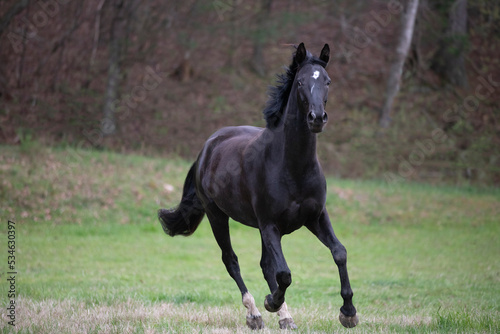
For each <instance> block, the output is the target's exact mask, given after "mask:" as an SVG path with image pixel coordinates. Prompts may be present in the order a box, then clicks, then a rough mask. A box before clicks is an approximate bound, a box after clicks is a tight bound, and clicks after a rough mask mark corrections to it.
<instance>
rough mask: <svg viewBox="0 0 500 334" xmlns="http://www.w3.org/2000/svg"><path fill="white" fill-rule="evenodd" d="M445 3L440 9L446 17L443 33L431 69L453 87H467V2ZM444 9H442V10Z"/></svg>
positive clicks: (455, 0) (456, 0) (463, 0)
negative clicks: (465, 57) (465, 58)
mask: <svg viewBox="0 0 500 334" xmlns="http://www.w3.org/2000/svg"><path fill="white" fill-rule="evenodd" d="M450 2H451V1H446V2H445V4H444V6H442V7H441V8H440V7H439V6H438V10H440V9H441V11H442V12H444V16H445V17H446V16H447V19H445V20H444V21H445V22H446V28H445V32H444V34H443V37H441V39H440V43H439V49H438V51H437V52H436V53H435V55H434V57H433V60H432V64H431V69H432V70H434V72H436V73H437V74H438V75H440V76H441V77H442V78H443V79H445V80H446V81H448V82H449V83H451V84H452V85H454V86H458V87H464V88H465V87H467V86H468V80H467V72H466V70H465V60H464V53H465V51H466V49H467V43H468V39H467V0H454V1H452V2H451V4H450ZM443 7H444V8H443Z"/></svg>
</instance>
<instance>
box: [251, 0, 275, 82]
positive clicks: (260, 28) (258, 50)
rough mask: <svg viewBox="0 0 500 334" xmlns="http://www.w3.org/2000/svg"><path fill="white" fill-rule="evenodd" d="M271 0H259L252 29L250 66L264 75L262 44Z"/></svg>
mask: <svg viewBox="0 0 500 334" xmlns="http://www.w3.org/2000/svg"><path fill="white" fill-rule="evenodd" d="M272 3H273V1H272V0H261V8H260V11H259V13H257V19H256V22H255V23H256V29H255V31H254V34H255V35H254V44H253V55H252V60H251V62H250V63H251V64H252V68H253V70H254V71H255V73H257V74H258V75H260V76H264V75H265V73H266V65H265V60H264V51H263V49H264V44H265V42H266V37H267V35H268V31H267V24H266V23H267V20H268V19H269V16H270V14H271V6H272Z"/></svg>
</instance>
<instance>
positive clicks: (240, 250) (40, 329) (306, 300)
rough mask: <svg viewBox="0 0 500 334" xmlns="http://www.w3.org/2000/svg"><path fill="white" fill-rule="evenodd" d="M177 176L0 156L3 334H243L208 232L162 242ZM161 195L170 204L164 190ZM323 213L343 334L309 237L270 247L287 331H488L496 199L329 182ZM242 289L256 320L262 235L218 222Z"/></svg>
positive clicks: (142, 160)
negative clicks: (280, 271) (284, 282)
mask: <svg viewBox="0 0 500 334" xmlns="http://www.w3.org/2000/svg"><path fill="white" fill-rule="evenodd" d="M189 165H190V162H186V161H183V160H180V159H168V160H167V159H160V158H148V157H142V156H135V155H121V154H116V153H110V152H95V151H85V150H75V149H71V148H41V147H38V146H37V145H34V146H30V147H27V148H19V147H10V146H0V180H1V181H0V201H1V203H2V206H1V210H2V211H1V217H2V224H1V226H0V233H1V238H2V239H3V240H2V241H1V242H0V247H1V248H2V249H5V248H6V240H7V237H6V230H7V229H6V227H7V219H11V220H14V221H16V264H17V271H18V275H17V283H16V293H17V299H16V302H17V314H16V316H17V318H16V327H12V326H10V325H8V324H7V321H8V319H7V318H6V308H5V307H4V306H6V305H7V303H8V298H7V294H8V293H7V292H8V291H7V290H8V287H7V284H5V282H6V278H5V276H6V272H7V271H8V270H7V264H6V255H7V254H6V252H5V251H4V254H5V256H4V261H3V262H2V263H1V265H0V273H1V277H0V279H1V281H2V283H1V284H0V301H1V305H2V310H1V311H0V314H1V318H2V319H1V323H0V331H1V332H2V333H11V332H12V333H162V332H165V333H200V332H201V333H249V332H250V330H248V329H246V327H245V313H246V312H245V309H244V307H243V305H242V304H241V297H240V295H239V291H238V289H237V287H236V284H234V282H233V281H232V279H231V278H230V277H229V275H228V274H227V272H226V271H225V268H224V265H223V264H222V261H221V260H220V250H219V249H218V247H217V244H216V242H215V239H214V238H213V236H212V233H211V231H210V227H209V224H208V222H207V221H204V222H203V223H202V224H201V225H200V227H199V229H198V230H197V231H196V233H195V234H194V235H193V236H191V237H188V238H184V237H177V238H170V237H167V236H166V235H164V234H163V232H162V230H161V227H160V225H159V223H158V222H157V219H156V210H157V209H158V208H159V207H171V206H175V205H176V204H177V202H178V200H179V198H180V191H181V189H182V184H183V181H184V178H185V175H186V173H187V170H188V169H189ZM170 186H173V189H174V190H173V191H172V190H171V187H170ZM328 189H329V193H328V198H327V205H328V210H329V212H330V216H331V217H332V220H333V225H334V229H335V231H336V234H337V235H338V236H339V238H340V240H341V241H342V242H343V243H344V245H345V246H346V247H347V250H348V254H349V255H348V256H349V257H348V267H349V275H350V278H351V284H352V286H353V289H354V294H355V295H354V303H355V306H356V307H357V309H358V313H359V316H360V324H359V325H358V327H356V328H355V329H345V328H343V327H342V326H341V325H340V323H339V322H338V320H337V317H338V309H339V307H340V306H341V304H342V300H341V297H340V295H339V291H340V286H339V278H338V273H337V269H336V267H335V264H334V263H333V260H332V258H331V255H330V254H329V252H328V250H327V249H326V248H325V247H324V246H322V245H321V244H320V243H319V241H317V240H316V239H315V238H314V236H312V235H311V234H310V233H309V232H308V231H307V230H305V229H300V230H298V231H296V232H294V233H293V234H292V235H290V236H286V237H285V238H284V239H283V248H284V253H285V256H286V258H287V261H288V264H289V267H290V269H291V270H292V277H293V283H292V286H291V287H290V288H289V290H288V291H287V297H286V298H287V304H288V306H289V310H290V312H291V314H292V316H293V317H294V320H295V323H296V324H297V325H298V327H299V330H298V332H301V333H324V332H329V333H331V332H338V333H402V332H403V333H449V332H452V333H456V332H458V333H481V332H483V333H497V332H499V331H500V304H499V303H500V257H499V255H500V190H499V189H492V188H475V187H453V186H431V185H424V184H412V183H403V184H397V185H391V184H386V183H384V182H381V181H353V180H339V179H334V178H329V179H328ZM231 236H232V239H233V246H234V249H235V251H236V253H237V254H238V257H239V260H240V265H241V271H242V274H243V277H244V279H245V282H246V284H247V286H248V288H249V289H250V291H251V292H252V294H253V295H254V297H255V299H256V301H257V303H258V307H259V308H260V310H261V312H262V313H263V317H264V321H265V323H266V329H265V330H263V331H262V333H278V332H280V331H279V330H278V323H277V320H278V319H277V317H276V316H275V315H273V314H270V313H268V312H266V311H265V310H264V307H263V300H264V296H265V295H266V294H267V293H268V291H267V285H266V283H265V281H264V279H263V278H262V273H261V271H260V266H259V261H260V237H259V233H258V231H257V230H255V229H251V228H248V227H245V226H243V225H241V224H238V223H235V222H231Z"/></svg>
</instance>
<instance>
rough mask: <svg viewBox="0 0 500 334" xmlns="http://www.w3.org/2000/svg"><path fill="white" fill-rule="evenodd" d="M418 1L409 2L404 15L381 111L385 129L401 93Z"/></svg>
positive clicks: (380, 120)
mask: <svg viewBox="0 0 500 334" xmlns="http://www.w3.org/2000/svg"><path fill="white" fill-rule="evenodd" d="M417 9H418V0H408V4H407V8H406V11H405V13H404V15H403V24H402V26H401V32H400V35H399V42H398V46H397V48H396V57H395V58H394V62H393V63H392V66H391V69H390V72H389V78H388V80H387V90H386V99H385V103H384V106H383V108H382V110H381V111H380V117H379V125H380V126H381V127H383V128H386V127H388V126H389V124H390V122H391V118H390V114H391V109H392V103H393V101H394V98H395V97H396V95H397V94H398V92H399V86H400V81H401V75H402V73H403V65H404V63H405V60H406V57H407V55H408V51H409V49H410V45H411V39H412V36H413V30H414V27H415V19H416V17H417Z"/></svg>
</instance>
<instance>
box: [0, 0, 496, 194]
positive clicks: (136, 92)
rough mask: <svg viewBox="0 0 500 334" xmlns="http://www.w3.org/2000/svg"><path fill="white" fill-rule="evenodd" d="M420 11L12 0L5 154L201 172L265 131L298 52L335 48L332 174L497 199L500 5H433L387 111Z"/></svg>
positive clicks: (311, 0)
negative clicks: (474, 191)
mask: <svg viewBox="0 0 500 334" xmlns="http://www.w3.org/2000/svg"><path fill="white" fill-rule="evenodd" d="M413 1H414V0H413ZM410 3H411V1H409V2H408V3H407V2H405V1H396V0H390V1H361V0H349V1H345V0H337V1H319V0H306V1H295V0H260V1H252V2H251V1H243V0H214V1H211V0H210V1H201V0H184V1H157V0H87V1H73V0H38V1H33V0H31V1H30V0H20V1H2V2H0V45H1V48H0V142H2V143H7V144H13V145H19V144H20V145H28V146H29V145H33V144H35V145H50V146H78V147H84V148H94V149H103V150H111V151H117V152H124V153H129V152H134V153H140V154H146V155H153V156H163V157H174V156H180V157H182V158H187V159H191V160H192V159H194V158H195V157H196V155H197V154H198V152H199V150H200V149H201V146H202V145H203V142H204V141H205V140H206V139H207V137H208V136H209V135H210V134H211V133H213V132H214V131H216V130H217V129H218V128H220V127H223V126H228V125H243V124H249V125H255V126H265V122H264V121H263V118H262V113H261V111H262V109H263V107H264V105H265V103H266V100H267V93H266V92H267V88H268V86H269V85H273V84H274V83H275V81H276V74H278V73H281V72H283V66H284V65H288V64H289V62H290V59H291V55H292V53H293V50H294V49H293V47H292V46H291V45H293V44H298V43H300V42H304V43H305V44H306V47H307V48H308V49H309V50H310V51H312V52H313V53H315V54H317V53H318V52H319V50H320V49H321V47H322V46H323V44H324V43H329V44H330V47H331V49H332V55H331V61H330V64H329V67H328V72H329V75H330V77H331V78H332V86H331V89H330V95H329V102H328V105H327V112H328V113H329V116H330V120H329V124H328V126H327V128H326V130H325V132H324V133H323V134H321V135H320V139H319V141H318V142H319V144H318V145H319V148H318V154H319V158H320V161H321V163H322V165H323V168H324V169H325V171H326V172H327V173H329V174H330V175H332V176H337V177H342V178H381V179H384V180H386V181H388V182H391V184H398V183H399V182H403V181H410V180H418V181H425V182H428V183H451V184H478V185H485V184H488V185H492V184H494V185H498V184H499V183H500V104H499V101H500V94H499V92H500V58H499V54H500V3H498V2H496V1H486V0H469V1H466V0H438V1H429V0H423V1H420V2H419V3H418V9H417V12H416V18H415V24H414V27H411V29H412V31H411V34H410V37H412V38H411V44H410V47H409V50H408V53H407V54H405V55H404V58H403V60H404V67H403V71H402V73H401V75H400V77H399V76H398V80H399V82H400V86H399V87H400V90H399V92H398V94H397V95H396V97H395V99H394V101H393V103H392V101H390V102H391V103H389V109H387V108H386V106H387V102H388V95H389V94H388V92H389V90H390V89H391V82H390V80H389V78H390V77H391V75H392V74H394V73H395V72H394V71H395V70H394V66H393V65H394V64H395V62H396V61H397V59H398V45H399V44H400V40H401V36H402V32H403V30H404V29H405V24H404V23H405V20H406V11H407V9H406V8H407V7H408V6H409V4H410Z"/></svg>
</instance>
